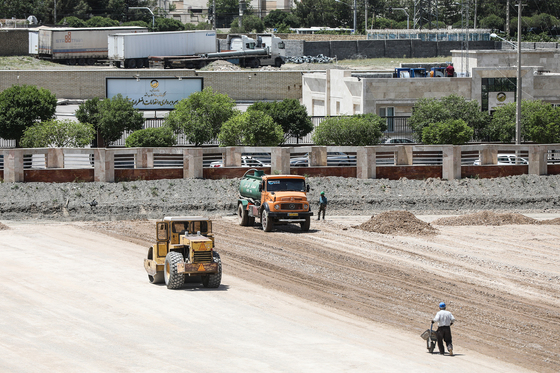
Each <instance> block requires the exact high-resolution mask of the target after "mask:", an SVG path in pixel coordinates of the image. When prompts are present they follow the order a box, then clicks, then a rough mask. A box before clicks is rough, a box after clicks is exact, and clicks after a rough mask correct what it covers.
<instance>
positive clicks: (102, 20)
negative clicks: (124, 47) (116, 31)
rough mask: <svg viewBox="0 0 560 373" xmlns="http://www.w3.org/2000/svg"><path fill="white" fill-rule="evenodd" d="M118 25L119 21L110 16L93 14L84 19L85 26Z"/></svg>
mask: <svg viewBox="0 0 560 373" xmlns="http://www.w3.org/2000/svg"><path fill="white" fill-rule="evenodd" d="M118 25H119V21H116V20H114V19H111V18H106V17H100V16H95V17H91V18H90V19H88V20H87V21H86V26H87V27H115V26H118Z"/></svg>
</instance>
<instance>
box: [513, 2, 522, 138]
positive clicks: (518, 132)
mask: <svg viewBox="0 0 560 373" xmlns="http://www.w3.org/2000/svg"><path fill="white" fill-rule="evenodd" d="M522 7H523V5H522V4H521V0H519V3H517V97H516V99H517V106H516V109H515V144H516V145H519V144H521V9H522Z"/></svg>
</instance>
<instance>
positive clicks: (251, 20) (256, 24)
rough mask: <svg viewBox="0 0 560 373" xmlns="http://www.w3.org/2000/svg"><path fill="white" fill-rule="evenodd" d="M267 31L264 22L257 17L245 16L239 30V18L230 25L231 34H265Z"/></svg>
mask: <svg viewBox="0 0 560 373" xmlns="http://www.w3.org/2000/svg"><path fill="white" fill-rule="evenodd" d="M264 29H265V26H264V22H263V21H262V20H261V19H260V18H259V17H257V16H252V15H248V16H246V15H244V16H243V23H242V24H241V28H239V18H235V19H234V20H233V21H232V22H231V25H230V32H232V33H240V32H242V33H251V32H256V33H259V32H263V31H264Z"/></svg>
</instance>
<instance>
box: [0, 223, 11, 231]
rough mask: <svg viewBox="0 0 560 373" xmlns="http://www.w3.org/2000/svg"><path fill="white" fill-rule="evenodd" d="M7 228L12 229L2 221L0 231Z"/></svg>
mask: <svg viewBox="0 0 560 373" xmlns="http://www.w3.org/2000/svg"><path fill="white" fill-rule="evenodd" d="M6 229H10V227H8V226H7V225H5V224H2V223H0V231H3V230H6Z"/></svg>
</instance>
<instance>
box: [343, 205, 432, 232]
mask: <svg viewBox="0 0 560 373" xmlns="http://www.w3.org/2000/svg"><path fill="white" fill-rule="evenodd" d="M354 228H357V229H361V230H363V231H367V232H377V233H382V234H393V235H407V236H431V235H435V234H438V230H437V229H436V228H434V227H432V226H431V225H430V223H426V222H424V221H422V220H420V219H418V218H417V217H416V216H414V214H412V213H410V212H408V211H386V212H382V213H381V214H379V215H375V216H372V217H371V219H369V220H368V221H366V222H365V223H362V224H360V225H357V226H355V227H354Z"/></svg>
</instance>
